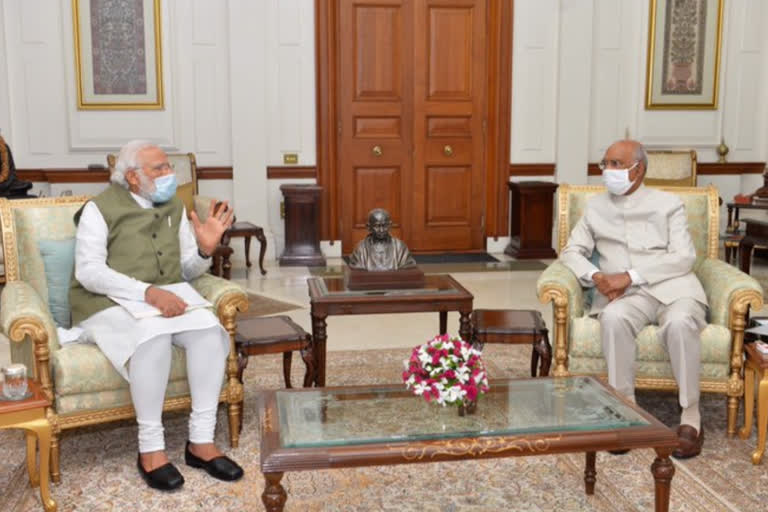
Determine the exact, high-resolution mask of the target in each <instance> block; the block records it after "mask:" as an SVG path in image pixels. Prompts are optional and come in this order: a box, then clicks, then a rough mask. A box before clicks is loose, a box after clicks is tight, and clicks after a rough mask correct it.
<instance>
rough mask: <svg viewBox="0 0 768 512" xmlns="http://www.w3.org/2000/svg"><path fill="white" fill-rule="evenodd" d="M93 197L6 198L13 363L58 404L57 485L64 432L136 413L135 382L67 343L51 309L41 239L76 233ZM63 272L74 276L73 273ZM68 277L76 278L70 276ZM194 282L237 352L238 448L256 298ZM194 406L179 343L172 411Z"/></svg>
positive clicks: (229, 390) (5, 309)
mask: <svg viewBox="0 0 768 512" xmlns="http://www.w3.org/2000/svg"><path fill="white" fill-rule="evenodd" d="M87 199H88V198H87V197H82V196H80V197H73V196H70V197H58V198H45V199H21V200H16V201H9V200H7V199H0V222H1V225H2V234H3V242H4V243H3V250H4V252H5V262H6V276H7V283H6V285H5V288H4V289H3V291H2V294H0V327H2V331H3V332H4V333H6V334H7V335H8V337H9V338H10V339H11V359H12V361H14V362H19V363H24V364H25V365H27V368H30V373H31V374H32V375H33V377H34V379H35V380H36V381H38V382H39V383H40V386H41V388H42V389H43V392H44V393H45V395H46V397H47V398H48V399H49V400H50V402H51V406H50V407H49V408H48V409H47V411H46V416H47V417H48V419H49V420H50V422H51V425H52V427H53V437H52V442H51V477H52V479H53V480H54V481H55V482H58V481H60V478H61V475H60V469H59V437H60V434H61V433H62V432H63V431H64V430H67V429H72V428H76V427H81V426H85V425H93V424H98V423H106V422H110V421H115V420H120V419H126V418H132V417H134V410H133V406H132V405H131V399H130V392H129V388H128V383H127V382H126V381H125V380H124V379H123V378H122V377H121V376H120V375H119V374H118V373H117V372H116V371H115V369H114V368H113V366H112V364H111V363H110V362H109V360H108V359H107V358H106V357H105V356H104V355H103V353H102V352H101V351H100V350H99V348H98V347H97V346H96V345H94V344H89V343H74V344H67V345H64V346H62V345H61V344H60V343H59V339H58V336H57V332H56V324H55V323H54V319H53V316H52V315H51V309H50V307H49V306H50V304H51V297H50V296H49V291H48V281H47V277H46V269H45V264H44V261H43V257H42V255H41V252H40V249H39V243H40V242H41V241H43V240H48V241H51V240H59V241H63V240H68V239H69V240H71V239H72V238H74V236H75V224H74V222H73V220H72V218H73V215H74V213H75V212H76V211H77V210H78V209H79V208H80V207H81V206H82V205H83V203H84V202H85V201H86V200H87ZM47 243H50V242H47ZM70 250H71V249H70ZM49 268H50V267H49ZM67 270H68V269H67ZM59 277H61V278H62V279H67V276H59ZM70 278H71V277H70ZM64 282H65V283H68V279H67V280H66V281H64ZM192 285H193V286H194V287H195V288H196V289H197V290H198V291H199V292H200V293H201V295H203V296H204V297H206V298H207V299H208V300H209V301H210V302H211V303H212V304H213V308H214V310H215V312H216V314H217V316H218V317H219V320H220V321H221V323H222V325H223V326H224V327H225V328H226V329H227V331H228V332H229V336H230V354H229V357H228V360H227V371H226V376H225V383H224V386H223V388H222V392H221V397H220V400H221V401H222V402H225V403H226V404H227V405H228V408H229V411H228V412H229V434H230V443H231V445H232V446H233V447H235V446H237V444H238V441H239V437H240V435H239V432H238V425H239V423H240V414H241V402H242V400H243V387H242V384H240V382H239V381H238V380H237V353H236V351H235V345H234V343H235V341H234V340H235V315H236V314H237V312H238V311H245V310H246V309H248V298H247V295H246V294H245V292H244V291H243V290H242V289H241V288H240V287H239V286H237V285H235V284H233V283H231V282H230V281H226V280H223V279H220V278H217V277H214V276H211V275H208V274H205V275H203V276H201V277H199V278H197V279H196V280H194V281H193V282H192ZM189 406H190V397H189V389H188V386H187V378H186V365H185V363H184V351H183V350H179V349H178V348H177V347H174V348H173V360H172V367H171V373H170V378H169V383H168V390H167V392H166V398H165V404H164V410H178V409H185V408H189Z"/></svg>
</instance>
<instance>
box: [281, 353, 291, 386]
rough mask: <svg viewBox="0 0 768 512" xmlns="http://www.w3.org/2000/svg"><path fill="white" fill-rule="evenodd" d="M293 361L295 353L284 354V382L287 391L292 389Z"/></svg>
mask: <svg viewBox="0 0 768 512" xmlns="http://www.w3.org/2000/svg"><path fill="white" fill-rule="evenodd" d="M292 359H293V352H291V351H290V350H289V351H288V352H283V380H284V381H285V387H286V389H290V388H291V387H292V386H291V360H292Z"/></svg>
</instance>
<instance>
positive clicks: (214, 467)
mask: <svg viewBox="0 0 768 512" xmlns="http://www.w3.org/2000/svg"><path fill="white" fill-rule="evenodd" d="M184 462H186V463H187V466H192V467H193V468H202V469H204V470H205V471H206V472H207V473H208V474H209V475H211V476H212V477H213V478H218V479H219V480H224V481H227V482H233V481H235V480H240V479H241V478H242V477H243V468H241V467H240V466H239V465H238V464H237V462H235V461H233V460H232V459H230V458H229V457H227V456H225V455H221V456H219V457H214V458H212V459H211V460H203V459H201V458H200V457H198V456H197V455H195V454H193V453H192V452H191V451H189V441H187V447H186V449H185V450H184Z"/></svg>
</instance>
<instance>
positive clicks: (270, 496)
mask: <svg viewBox="0 0 768 512" xmlns="http://www.w3.org/2000/svg"><path fill="white" fill-rule="evenodd" d="M282 478H283V474H282V473H264V480H266V485H265V486H264V492H263V493H262V495H261V502H262V503H264V508H265V509H267V512H282V510H283V507H285V502H286V500H287V499H288V494H287V493H286V492H285V489H284V488H283V486H282V485H280V480H281V479H282Z"/></svg>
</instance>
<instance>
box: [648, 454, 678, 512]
mask: <svg viewBox="0 0 768 512" xmlns="http://www.w3.org/2000/svg"><path fill="white" fill-rule="evenodd" d="M669 454H670V450H669V448H666V449H663V450H662V449H658V448H657V449H656V460H654V461H653V464H651V473H653V479H654V482H655V495H656V508H655V510H656V512H668V511H669V494H670V489H671V485H672V476H674V474H675V466H674V465H673V464H672V461H671V460H669Z"/></svg>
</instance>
